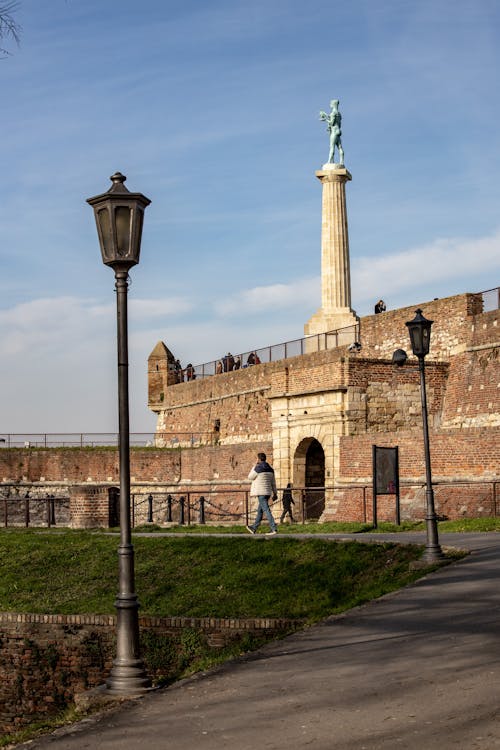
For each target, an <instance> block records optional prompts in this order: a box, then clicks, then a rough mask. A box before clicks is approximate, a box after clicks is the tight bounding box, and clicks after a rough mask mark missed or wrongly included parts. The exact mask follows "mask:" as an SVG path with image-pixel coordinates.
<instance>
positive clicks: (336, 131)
mask: <svg viewBox="0 0 500 750" xmlns="http://www.w3.org/2000/svg"><path fill="white" fill-rule="evenodd" d="M330 107H331V110H332V111H331V112H330V114H328V112H323V111H321V112H320V113H319V119H320V120H321V121H322V122H326V126H327V129H328V132H329V133H330V153H329V155H328V163H329V164H335V163H336V162H335V149H337V150H338V152H339V161H338V162H337V164H338V166H340V167H343V166H344V149H343V148H342V140H341V135H342V129H341V124H342V115H341V114H340V112H339V100H338V99H332V101H331V102H330Z"/></svg>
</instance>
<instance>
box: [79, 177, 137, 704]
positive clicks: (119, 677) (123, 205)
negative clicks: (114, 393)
mask: <svg viewBox="0 0 500 750" xmlns="http://www.w3.org/2000/svg"><path fill="white" fill-rule="evenodd" d="M110 179H111V182H112V183H113V184H112V186H111V188H110V189H109V191H108V192H107V193H102V194H101V195H96V196H95V197H94V198H89V199H88V200H87V203H89V204H90V205H91V206H92V207H93V209H94V215H95V220H96V224H97V233H98V235H99V244H100V246H101V253H102V260H103V263H104V264H105V265H107V266H111V268H112V269H113V270H114V272H115V288H116V310H117V340H118V419H119V460H120V546H119V547H118V561H119V562H118V578H119V590H118V594H117V597H116V601H115V607H116V640H117V644H116V658H115V660H114V661H113V667H112V669H111V672H110V675H109V677H108V679H107V681H106V686H107V688H108V689H109V690H110V691H111V692H113V693H119V694H122V695H132V694H138V693H142V692H144V691H146V690H147V689H148V688H149V687H150V685H151V682H150V680H149V678H148V676H147V674H146V671H145V668H144V664H143V662H142V660H141V658H140V649H139V615H138V610H139V602H138V600H137V595H136V594H135V591H134V588H135V585H134V548H133V546H132V543H131V525H130V427H129V399H128V324H127V291H128V272H129V270H130V268H131V267H132V266H135V265H136V264H137V263H139V254H140V249H141V235H142V225H143V218H144V209H145V208H146V206H148V205H149V204H150V203H151V201H150V200H149V198H146V197H145V196H144V195H142V193H130V192H129V191H128V190H127V188H126V187H125V185H124V184H123V183H124V182H125V180H126V177H125V176H124V175H122V174H121V173H120V172H116V174H114V175H113V176H112V177H111V178H110Z"/></svg>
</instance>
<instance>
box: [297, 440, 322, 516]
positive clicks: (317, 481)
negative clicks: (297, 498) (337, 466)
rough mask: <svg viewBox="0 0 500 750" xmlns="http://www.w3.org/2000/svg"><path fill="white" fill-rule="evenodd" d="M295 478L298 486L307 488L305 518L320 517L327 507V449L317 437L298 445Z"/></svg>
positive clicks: (302, 441)
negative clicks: (325, 488)
mask: <svg viewBox="0 0 500 750" xmlns="http://www.w3.org/2000/svg"><path fill="white" fill-rule="evenodd" d="M293 478H294V485H295V486H296V487H305V488H306V489H305V493H304V516H305V518H306V519H318V518H320V516H321V515H322V513H323V511H324V509H325V490H324V487H325V451H324V450H323V446H322V445H321V443H320V442H319V440H317V439H316V438H314V437H307V438H304V439H303V440H301V442H300V443H299V445H298V446H297V448H296V450H295V454H294V457H293ZM314 488H318V489H314Z"/></svg>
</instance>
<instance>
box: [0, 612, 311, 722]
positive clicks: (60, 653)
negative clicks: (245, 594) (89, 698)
mask: <svg viewBox="0 0 500 750" xmlns="http://www.w3.org/2000/svg"><path fill="white" fill-rule="evenodd" d="M139 624H140V628H141V640H142V642H143V658H144V661H145V664H146V668H147V671H148V674H149V675H150V676H151V677H152V678H153V679H155V678H159V677H168V676H169V675H170V674H172V670H175V667H176V655H177V654H178V653H182V634H183V632H185V631H186V630H189V631H191V632H193V631H195V632H196V633H199V635H200V638H202V639H203V640H204V641H205V642H206V644H207V645H208V647H211V648H214V649H218V648H221V647H223V646H225V645H227V644H229V643H232V642H234V641H238V640H239V639H241V637H242V636H243V635H247V634H249V635H254V636H266V637H269V636H273V635H277V634H279V633H284V632H287V631H289V630H292V629H294V628H295V627H297V623H296V622H294V621H291V620H286V619H277V618H268V619H259V618H254V619H247V620H244V619H231V620H227V619H222V618H215V617H204V618H186V617H163V618H162V617H141V618H140V619H139ZM115 630H116V620H115V617H112V616H107V615H48V614H39V615H35V614H25V613H15V612H3V613H0V646H1V648H0V674H1V675H2V679H1V680H0V730H1V731H2V732H5V733H6V732H11V731H15V730H16V729H19V728H21V727H22V726H23V725H26V724H28V723H29V722H31V721H34V720H36V719H37V718H46V716H47V715H51V714H56V713H58V712H59V711H60V710H61V709H62V708H63V707H65V706H66V705H68V704H69V703H71V702H72V701H73V699H74V696H75V695H76V694H78V693H81V692H83V691H85V690H87V689H89V688H92V687H96V686H97V685H101V684H103V682H104V680H105V678H106V677H107V676H108V674H109V671H110V669H111V666H112V660H113V656H114V651H115Z"/></svg>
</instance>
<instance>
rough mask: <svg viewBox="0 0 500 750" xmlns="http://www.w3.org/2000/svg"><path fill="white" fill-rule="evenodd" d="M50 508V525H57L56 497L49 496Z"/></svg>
mask: <svg viewBox="0 0 500 750" xmlns="http://www.w3.org/2000/svg"><path fill="white" fill-rule="evenodd" d="M49 506H50V524H51V526H55V525H56V508H55V502H54V495H49Z"/></svg>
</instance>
